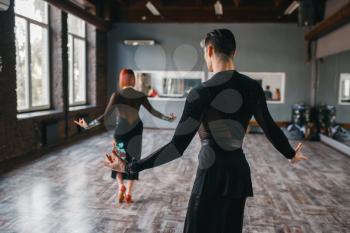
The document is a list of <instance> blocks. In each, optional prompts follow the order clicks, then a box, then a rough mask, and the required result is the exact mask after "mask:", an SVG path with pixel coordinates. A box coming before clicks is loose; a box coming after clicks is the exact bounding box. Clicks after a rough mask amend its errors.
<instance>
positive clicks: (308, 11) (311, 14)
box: [298, 0, 326, 27]
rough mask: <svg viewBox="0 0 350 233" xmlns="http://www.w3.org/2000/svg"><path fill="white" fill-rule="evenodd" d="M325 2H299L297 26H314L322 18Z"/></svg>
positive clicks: (311, 0) (302, 0)
mask: <svg viewBox="0 0 350 233" xmlns="http://www.w3.org/2000/svg"><path fill="white" fill-rule="evenodd" d="M325 3H326V1H325V0H300V6H299V10H298V25H299V26H301V27H307V26H312V25H315V24H316V23H318V22H320V21H322V20H323V18H324V12H325Z"/></svg>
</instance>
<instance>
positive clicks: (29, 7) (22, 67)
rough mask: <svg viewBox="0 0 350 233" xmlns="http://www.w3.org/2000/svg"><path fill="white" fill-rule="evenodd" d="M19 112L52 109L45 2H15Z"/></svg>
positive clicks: (38, 0)
mask: <svg viewBox="0 0 350 233" xmlns="http://www.w3.org/2000/svg"><path fill="white" fill-rule="evenodd" d="M15 13H16V16H15V25H16V28H15V30H16V70H17V110H18V111H20V112H23V111H33V110H38V109H47V108H49V107H50V98H49V96H50V93H49V54H48V53H49V52H48V51H49V50H48V23H47V21H48V6H47V4H46V3H45V1H42V0H16V1H15Z"/></svg>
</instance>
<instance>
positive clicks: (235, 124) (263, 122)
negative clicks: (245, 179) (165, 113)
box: [127, 71, 295, 172]
mask: <svg viewBox="0 0 350 233" xmlns="http://www.w3.org/2000/svg"><path fill="white" fill-rule="evenodd" d="M252 116H254V118H255V119H256V121H257V122H258V124H259V125H260V126H261V128H262V129H263V131H264V133H265V135H266V137H267V138H268V139H269V141H270V142H271V143H272V144H273V146H274V147H275V148H276V149H277V150H278V151H279V152H280V153H281V154H282V155H284V156H285V157H286V158H288V159H291V158H293V157H294V155H295V151H294V149H293V148H292V147H291V146H290V144H289V142H288V139H287V138H286V136H285V135H284V133H283V132H282V130H281V129H280V128H279V127H278V126H277V125H276V123H275V122H274V121H273V119H272V117H271V115H270V113H269V111H268V108H267V104H266V99H265V94H264V91H263V89H262V87H261V85H260V84H259V83H258V82H257V81H256V80H254V79H251V78H249V77H247V76H245V75H242V74H240V73H239V72H237V71H222V72H219V73H216V74H215V75H214V76H213V77H212V78H211V79H209V80H208V81H206V82H203V83H201V84H200V85H199V86H196V87H195V88H193V89H192V90H191V92H190V93H189V95H188V97H187V98H186V103H185V107H184V110H183V113H182V116H181V118H180V122H179V124H178V126H177V127H176V130H175V133H174V135H173V137H172V139H171V141H170V142H168V143H167V144H165V145H164V146H162V147H161V148H159V149H158V150H156V151H154V152H153V153H151V154H150V155H148V156H147V157H145V158H143V159H141V160H139V161H136V162H133V163H131V164H128V166H127V170H128V171H129V172H139V171H142V170H144V169H148V168H152V167H156V166H159V165H161V164H164V163H167V162H170V161H172V160H174V159H176V158H179V157H181V156H182V154H183V152H184V151H185V149H186V148H187V146H188V145H189V143H190V142H191V140H192V138H193V137H194V135H195V134H196V132H198V133H199V137H200V138H201V140H203V139H209V140H212V141H214V142H215V144H216V145H218V147H220V148H221V149H222V150H223V151H228V152H230V151H232V152H235V151H238V150H241V147H242V143H243V138H244V135H245V132H246V129H247V127H248V124H249V121H250V119H251V118H252Z"/></svg>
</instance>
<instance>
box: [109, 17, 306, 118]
mask: <svg viewBox="0 0 350 233" xmlns="http://www.w3.org/2000/svg"><path fill="white" fill-rule="evenodd" d="M223 27H225V28H229V29H230V30H232V31H233V32H234V34H235V35H236V39H237V53H236V59H235V62H236V66H237V70H238V71H246V72H285V73H286V93H285V94H286V98H285V104H269V108H270V111H271V113H272V115H273V117H274V118H275V120H277V121H289V120H290V114H291V110H290V109H291V105H292V104H293V103H296V102H306V103H308V102H309V100H310V97H309V90H310V67H309V65H306V64H305V62H304V61H305V54H306V50H305V44H304V30H303V29H302V28H298V27H297V26H296V25H295V24H116V25H115V28H114V29H113V30H111V31H110V32H109V34H108V43H109V44H108V47H109V50H108V51H109V60H108V62H109V64H108V65H109V66H108V67H109V72H108V79H109V80H108V81H109V90H108V91H109V92H108V93H109V94H111V92H113V91H114V90H115V89H116V86H117V76H118V72H119V70H120V69H121V68H122V67H128V68H132V69H135V70H144V69H147V70H164V69H166V70H177V67H178V66H180V67H182V68H185V69H186V68H188V69H191V67H192V64H191V63H192V59H193V56H192V55H191V53H190V54H188V56H185V58H184V59H183V60H181V61H179V60H177V59H176V58H175V61H174V59H173V57H174V56H175V57H176V55H175V54H176V52H175V51H176V48H178V47H179V46H182V45H189V46H190V48H191V47H192V48H194V49H195V50H196V51H197V54H198V60H197V62H195V64H193V66H194V67H193V68H192V69H191V70H206V67H205V63H204V60H203V58H202V57H203V52H202V48H201V47H200V45H199V42H200V40H201V39H202V38H203V37H204V36H205V35H206V33H207V32H209V31H211V30H212V29H214V28H223ZM125 39H154V40H156V41H157V43H159V45H157V46H155V47H146V46H143V47H132V46H125V45H123V43H122V42H123V40H125ZM186 57H188V59H189V60H186ZM186 66H187V67H186Z"/></svg>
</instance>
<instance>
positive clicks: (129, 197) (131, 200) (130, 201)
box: [125, 194, 134, 203]
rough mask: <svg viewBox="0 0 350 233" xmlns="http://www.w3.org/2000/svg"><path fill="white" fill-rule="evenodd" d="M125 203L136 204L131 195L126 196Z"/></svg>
mask: <svg viewBox="0 0 350 233" xmlns="http://www.w3.org/2000/svg"><path fill="white" fill-rule="evenodd" d="M125 201H126V202H127V203H133V202H134V200H133V199H132V197H131V195H130V194H126V197H125Z"/></svg>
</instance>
